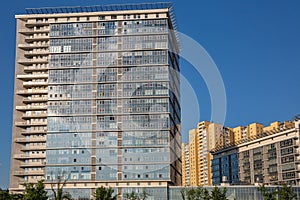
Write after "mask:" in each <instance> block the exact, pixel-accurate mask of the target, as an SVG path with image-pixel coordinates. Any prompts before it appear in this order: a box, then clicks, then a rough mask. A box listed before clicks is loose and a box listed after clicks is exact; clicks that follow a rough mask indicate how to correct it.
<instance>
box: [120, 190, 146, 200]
mask: <svg viewBox="0 0 300 200" xmlns="http://www.w3.org/2000/svg"><path fill="white" fill-rule="evenodd" d="M147 197H148V193H147V192H146V191H145V190H144V191H143V192H142V193H140V194H139V193H135V192H133V191H132V192H131V193H129V194H125V195H124V198H125V199H128V200H146V199H147Z"/></svg>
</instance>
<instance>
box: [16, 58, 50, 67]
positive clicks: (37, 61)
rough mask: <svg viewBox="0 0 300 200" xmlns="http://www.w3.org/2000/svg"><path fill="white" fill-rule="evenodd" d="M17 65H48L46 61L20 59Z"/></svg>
mask: <svg viewBox="0 0 300 200" xmlns="http://www.w3.org/2000/svg"><path fill="white" fill-rule="evenodd" d="M18 63H19V64H22V65H32V64H45V63H48V59H47V58H43V59H20V60H18Z"/></svg>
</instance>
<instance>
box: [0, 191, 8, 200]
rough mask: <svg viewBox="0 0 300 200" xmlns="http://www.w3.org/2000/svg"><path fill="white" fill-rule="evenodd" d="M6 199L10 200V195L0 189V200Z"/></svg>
mask: <svg viewBox="0 0 300 200" xmlns="http://www.w3.org/2000/svg"><path fill="white" fill-rule="evenodd" d="M7 199H10V194H9V192H8V190H2V189H0V200H7Z"/></svg>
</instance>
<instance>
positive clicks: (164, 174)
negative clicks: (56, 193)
mask: <svg viewBox="0 0 300 200" xmlns="http://www.w3.org/2000/svg"><path fill="white" fill-rule="evenodd" d="M169 23H170V21H169V20H168V19H167V18H162V19H160V18H157V19H143V20H127V19H125V20H115V21H113V20H111V21H106V20H102V18H101V19H100V18H99V20H98V21H94V22H81V23H79V22H78V23H55V24H50V56H49V83H48V84H49V92H48V118H47V151H46V158H47V159H46V163H47V165H46V181H48V182H51V180H54V179H55V177H57V176H60V175H62V174H63V175H65V176H67V177H68V179H69V181H71V182H72V183H74V184H75V183H80V182H82V181H86V182H90V183H107V182H115V183H118V182H128V184H129V183H131V182H132V181H145V182H149V184H150V185H151V182H153V181H154V182H155V183H156V184H157V183H158V182H159V181H161V182H165V183H168V184H170V185H180V184H181V161H180V159H179V158H180V155H181V145H180V144H181V134H180V121H181V120H180V105H179V102H180V92H179V87H180V86H179V83H180V81H179V75H178V73H179V66H178V59H179V56H178V55H176V54H175V53H172V52H176V50H175V49H172V47H171V45H169V43H170V35H171V34H172V33H169V31H168V29H169V27H170V24H169ZM173 46H176V44H173ZM117 188H119V187H117ZM127 190H128V191H127ZM131 190H132V188H130V187H126V189H124V188H123V191H122V193H126V191H127V192H131ZM147 190H151V191H150V193H151V194H152V196H153V195H154V197H153V199H166V198H167V196H166V193H167V192H166V187H161V188H157V189H155V188H152V189H147ZM119 192H120V191H119ZM85 193H86V194H88V192H85ZM155 195H156V196H155Z"/></svg>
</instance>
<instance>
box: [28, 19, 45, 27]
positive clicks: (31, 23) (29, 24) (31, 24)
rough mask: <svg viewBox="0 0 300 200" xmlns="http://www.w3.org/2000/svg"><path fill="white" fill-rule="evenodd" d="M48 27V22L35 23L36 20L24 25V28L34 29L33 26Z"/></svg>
mask: <svg viewBox="0 0 300 200" xmlns="http://www.w3.org/2000/svg"><path fill="white" fill-rule="evenodd" d="M47 25H49V22H48V21H37V20H28V21H27V22H26V23H25V26H26V27H29V28H31V27H35V26H47Z"/></svg>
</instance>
